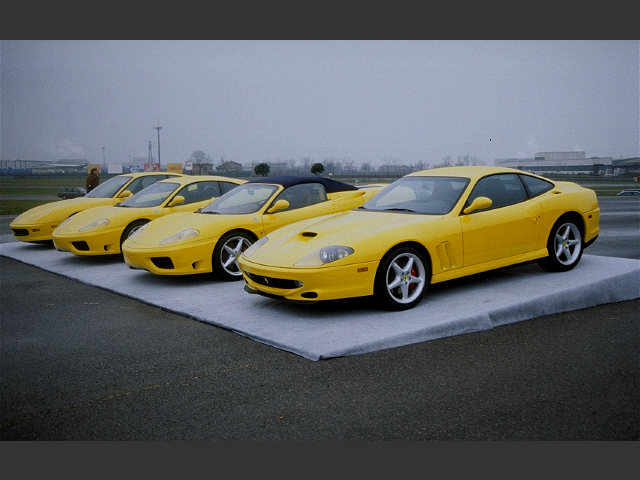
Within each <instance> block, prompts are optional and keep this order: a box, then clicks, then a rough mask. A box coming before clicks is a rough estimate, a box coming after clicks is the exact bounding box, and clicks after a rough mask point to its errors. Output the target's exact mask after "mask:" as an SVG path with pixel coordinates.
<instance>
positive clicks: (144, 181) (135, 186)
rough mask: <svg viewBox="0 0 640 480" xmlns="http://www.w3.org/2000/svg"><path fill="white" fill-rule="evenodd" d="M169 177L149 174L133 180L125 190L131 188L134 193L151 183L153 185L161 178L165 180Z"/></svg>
mask: <svg viewBox="0 0 640 480" xmlns="http://www.w3.org/2000/svg"><path fill="white" fill-rule="evenodd" d="M166 178H168V177H167V176H164V175H148V176H146V177H138V178H136V179H135V180H134V181H133V182H131V183H130V184H129V185H127V186H126V187H125V190H129V191H130V192H131V193H132V194H134V195H135V194H136V193H138V192H139V191H140V190H142V189H143V188H146V187H148V186H149V185H153V184H154V183H156V182H157V181H159V180H164V179H166Z"/></svg>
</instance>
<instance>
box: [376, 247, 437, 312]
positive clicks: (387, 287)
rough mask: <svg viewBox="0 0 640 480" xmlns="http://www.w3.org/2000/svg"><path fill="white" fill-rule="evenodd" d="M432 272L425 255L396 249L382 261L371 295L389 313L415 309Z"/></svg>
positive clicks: (407, 249)
mask: <svg viewBox="0 0 640 480" xmlns="http://www.w3.org/2000/svg"><path fill="white" fill-rule="evenodd" d="M430 278H431V268H430V266H429V263H428V262H427V261H426V259H425V257H424V255H423V254H422V253H421V252H419V251H418V250H416V249H415V248H412V247H397V248H394V249H393V250H390V251H389V252H388V253H387V254H386V255H385V256H384V257H383V258H382V260H381V262H380V266H379V267H378V271H377V273H376V279H375V285H374V295H375V296H376V298H377V299H378V301H379V302H380V303H381V304H382V306H383V307H384V308H386V309H389V310H408V309H410V308H413V307H414V306H416V305H417V304H418V303H419V302H420V300H422V297H423V296H424V294H425V292H426V291H427V288H428V286H429V279H430Z"/></svg>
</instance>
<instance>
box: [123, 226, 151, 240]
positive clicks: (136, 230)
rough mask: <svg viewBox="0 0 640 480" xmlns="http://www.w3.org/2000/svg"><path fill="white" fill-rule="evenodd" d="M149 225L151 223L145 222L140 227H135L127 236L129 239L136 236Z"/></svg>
mask: <svg viewBox="0 0 640 480" xmlns="http://www.w3.org/2000/svg"><path fill="white" fill-rule="evenodd" d="M148 225H149V223H145V224H144V225H142V226H140V227H138V228H134V229H133V232H131V233H130V234H129V236H128V237H127V240H129V239H130V238H133V237H135V236H136V235H138V234H139V233H140V232H141V231H143V230H144V229H145V228H147V226H148Z"/></svg>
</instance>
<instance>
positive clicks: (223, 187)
mask: <svg viewBox="0 0 640 480" xmlns="http://www.w3.org/2000/svg"><path fill="white" fill-rule="evenodd" d="M218 185H219V186H220V194H221V195H222V194H225V193H227V192H228V191H229V190H233V189H234V188H235V187H237V186H238V184H237V183H231V182H218Z"/></svg>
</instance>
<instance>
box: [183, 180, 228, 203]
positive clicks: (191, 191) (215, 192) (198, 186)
mask: <svg viewBox="0 0 640 480" xmlns="http://www.w3.org/2000/svg"><path fill="white" fill-rule="evenodd" d="M177 195H181V196H183V197H184V203H183V204H182V205H187V204H189V203H195V202H202V201H203V200H209V199H212V198H213V197H219V196H220V187H219V186H218V182H198V183H192V184H191V185H186V186H184V187H182V188H181V189H180V191H179V192H178V193H177Z"/></svg>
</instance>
